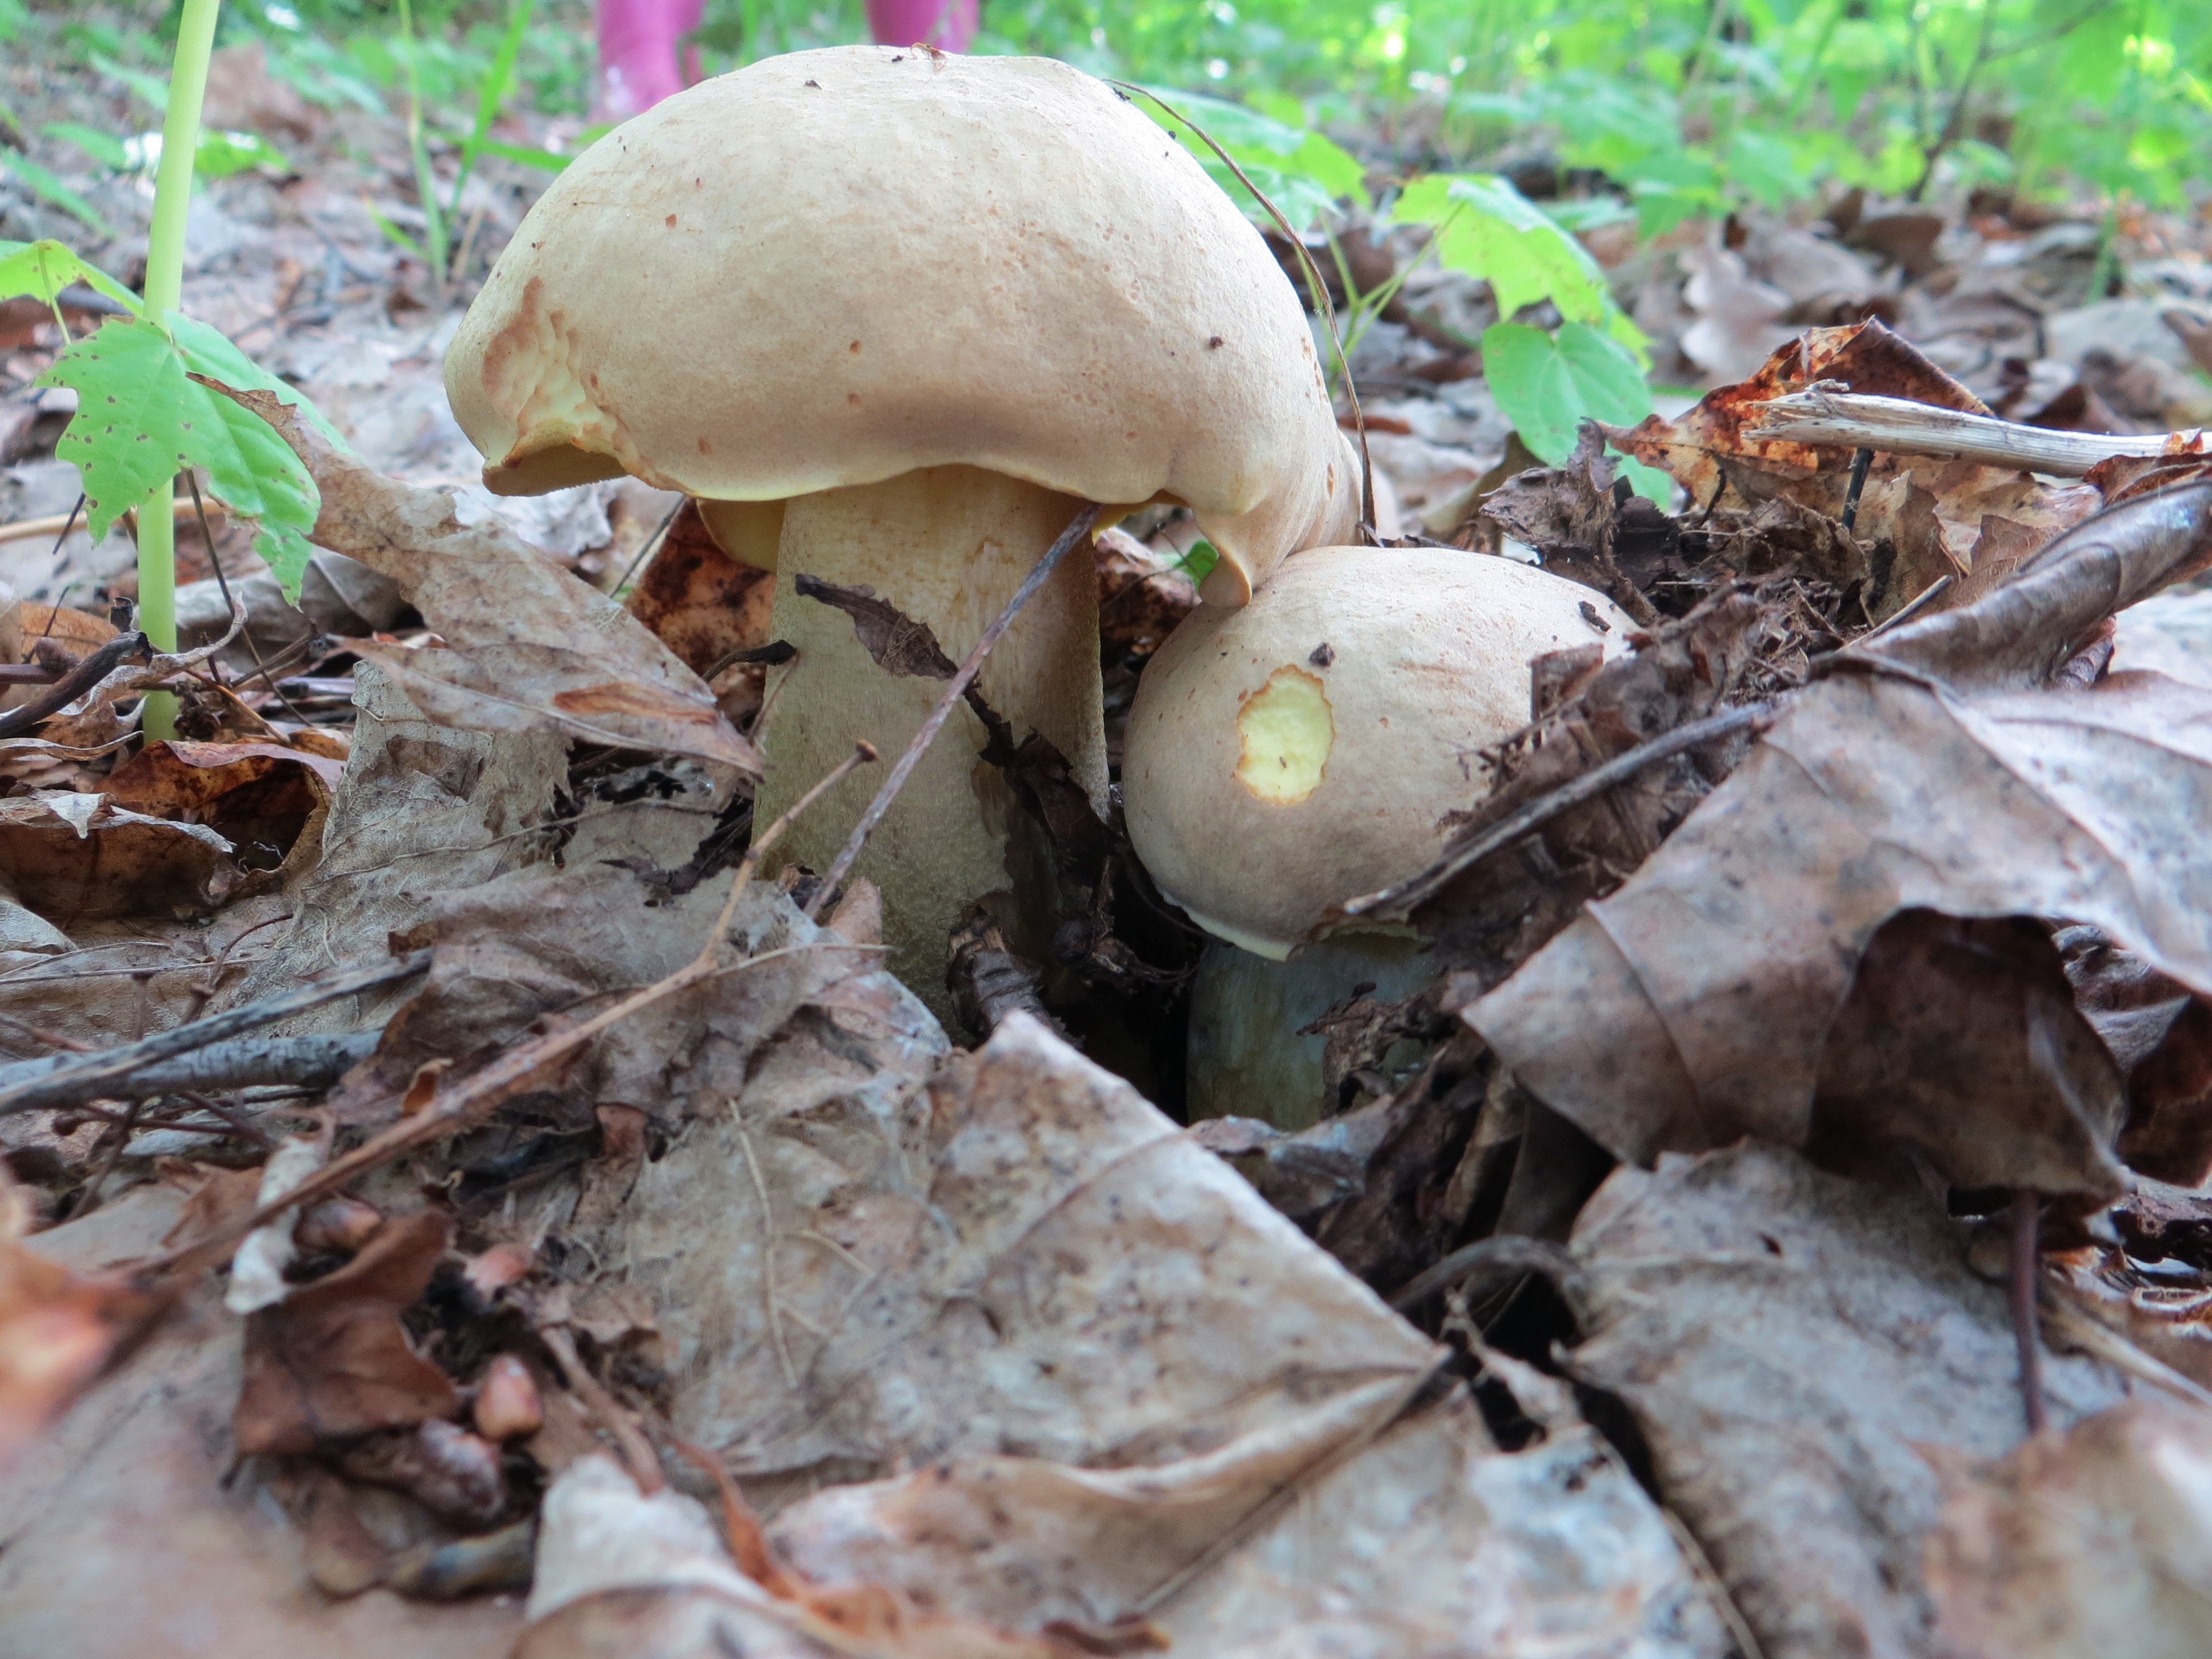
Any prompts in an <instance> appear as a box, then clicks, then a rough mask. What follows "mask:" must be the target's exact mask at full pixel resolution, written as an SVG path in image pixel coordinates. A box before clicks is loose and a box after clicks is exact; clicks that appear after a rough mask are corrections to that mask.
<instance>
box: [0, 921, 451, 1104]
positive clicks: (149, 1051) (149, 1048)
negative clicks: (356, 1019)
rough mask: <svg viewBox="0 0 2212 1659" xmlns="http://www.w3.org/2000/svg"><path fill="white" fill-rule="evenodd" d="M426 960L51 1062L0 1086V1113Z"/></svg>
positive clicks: (89, 1089)
mask: <svg viewBox="0 0 2212 1659" xmlns="http://www.w3.org/2000/svg"><path fill="white" fill-rule="evenodd" d="M190 965H192V966H197V965H199V964H197V963H194V964H190ZM429 965H430V953H429V952H428V951H416V952H415V953H414V954H413V955H411V956H405V957H400V958H398V960H397V961H393V962H380V963H374V964H372V965H370V966H368V967H366V968H353V969H347V970H346V971H345V972H343V973H341V974H337V975H332V976H331V978H329V979H326V980H319V981H309V982H308V983H307V984H305V985H302V986H301V987H299V988H298V989H296V990H291V991H286V992H284V993H283V994H280V995H277V996H273V997H267V998H264V1000H261V1001H259V1002H249V1003H247V1004H246V1006H244V1007H242V1008H233V1009H230V1010H229V1011H228V1012H224V1013H220V1014H216V1015H215V1016H213V1017H212V1018H208V1019H203V1020H197V1021H195V1022H194V1023H192V1024H190V1025H179V1027H177V1028H176V1029H175V1030H173V1031H163V1032H161V1034H160V1035H159V1036H149V1037H147V1038H146V1039H144V1040H143V1042H132V1043H127V1044H125V1046H124V1047H122V1048H109V1049H106V1050H103V1051H102V1052H101V1053H99V1054H86V1055H83V1056H82V1057H80V1058H76V1059H72V1060H70V1061H69V1062H68V1063H67V1064H66V1065H62V1066H55V1067H54V1068H53V1069H52V1071H50V1072H47V1073H46V1074H45V1075H44V1076H41V1077H37V1078H32V1079H27V1080H26V1081H24V1082H21V1083H17V1084H14V1085H9V1086H5V1087H0V1115H5V1114H7V1113H9V1112H28V1111H35V1110H38V1109H40V1108H42V1107H47V1106H54V1105H66V1104H67V1103H69V1102H70V1101H71V1100H81V1099H84V1098H86V1097H88V1095H89V1096H90V1097H95V1098H96V1097H98V1095H99V1092H100V1090H101V1089H103V1088H106V1087H107V1086H108V1085H116V1084H120V1083H122V1082H124V1081H125V1079H129V1078H130V1077H131V1075H133V1074H134V1073H137V1071H139V1070H140V1069H141V1068H142V1067H144V1066H149V1065H150V1064H152V1063H153V1062H155V1061H156V1060H170V1059H173V1058H174V1057H175V1056H177V1055H179V1054H190V1053H191V1052H192V1051H193V1050H194V1049H196V1048H206V1047H208V1046H209V1045H210V1043H216V1042H222V1041H224V1040H225V1039H227V1038H229V1037H234V1036H244V1035H245V1034H246V1032H248V1031H256V1030H260V1029H261V1027H263V1026H264V1025H274V1024H276V1022H277V1021H278V1020H280V1019H288V1018H290V1017H291V1016H292V1015H294V1014H300V1013H305V1012H307V1010H308V1009H310V1008H319V1007H321V1006H323V1005H324V1004H325V1003H326V1002H335V1001H337V1000H338V999H339V998H340V997H343V996H351V995H353V994H355V993H356V992H357V991H371V990H374V989H375V988H376V987H379V986H382V985H390V984H392V983H394V982H396V981H399V980H403V979H412V978H413V977H414V976H415V975H417V974H419V973H422V972H423V971H425V970H426V969H428V967H429ZM156 971H159V970H156Z"/></svg>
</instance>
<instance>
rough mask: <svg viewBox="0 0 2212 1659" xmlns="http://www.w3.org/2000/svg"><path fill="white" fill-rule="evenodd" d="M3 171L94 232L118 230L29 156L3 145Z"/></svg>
mask: <svg viewBox="0 0 2212 1659" xmlns="http://www.w3.org/2000/svg"><path fill="white" fill-rule="evenodd" d="M0 173H13V174H14V175H15V177H16V178H18V179H21V180H22V182H23V183H24V185H27V187H28V188H29V190H30V191H31V193H32V194H33V196H36V197H39V198H40V200H41V201H46V202H51V203H52V204H54V205H55V206H56V207H58V208H59V209H61V210H62V211H63V212H64V213H67V214H69V215H70V216H72V217H74V218H76V219H77V220H78V221H80V222H82V224H83V225H84V226H85V228H87V229H88V230H90V231H91V232H92V233H93V234H94V235H96V236H112V235H113V234H115V233H114V232H113V231H112V229H110V228H109V227H108V223H107V221H106V220H105V219H103V218H101V217H100V210H98V209H97V208H95V207H94V206H93V204H91V203H89V202H88V201H86V200H85V199H84V197H82V196H80V195H78V194H77V193H76V191H73V190H71V189H70V187H69V186H68V185H65V184H64V183H63V182H62V181H61V179H58V178H57V177H56V176H55V175H54V174H53V173H52V172H50V171H49V170H48V169H46V168H45V167H40V165H39V164H38V163H37V162H36V161H32V160H31V159H30V157H28V156H27V155H16V154H15V153H14V152H13V151H10V150H7V149H0Z"/></svg>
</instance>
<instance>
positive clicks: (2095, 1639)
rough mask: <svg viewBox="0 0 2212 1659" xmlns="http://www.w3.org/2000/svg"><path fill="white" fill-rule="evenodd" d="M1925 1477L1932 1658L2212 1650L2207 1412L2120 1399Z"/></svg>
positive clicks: (2149, 1655) (2152, 1657) (2179, 1654)
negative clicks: (1931, 1484)
mask: <svg viewBox="0 0 2212 1659" xmlns="http://www.w3.org/2000/svg"><path fill="white" fill-rule="evenodd" d="M1937 1467H1938V1468H1939V1469H1940V1471H1941V1473H1942V1480H1943V1489H1944V1504H1943V1512H1942V1519H1941V1521H1940V1522H1939V1523H1938V1524H1937V1526H1936V1529H1935V1531H1934V1532H1933V1533H1932V1534H1930V1536H1929V1541H1928V1565H1927V1571H1928V1585H1929V1591H1930V1593H1931V1594H1932V1595H1933V1596H1934V1597H1935V1601H1936V1631H1935V1640H1934V1642H1933V1644H1932V1646H1931V1651H1932V1653H1933V1654H1934V1655H1935V1656H1936V1659H2075V1656H2078V1655H2088V1654H2125V1655H2126V1656H2128V1659H2197V1656H2198V1655H2201V1654H2203V1653H2205V1652H2208V1651H2212V1413H2208V1412H2207V1411H2206V1410H2204V1409H2203V1408H2202V1407H2197V1408H2191V1407H2182V1406H2178V1405H2174V1404H2172V1403H2169V1402H2164V1401H2151V1400H2142V1401H2130V1402H2129V1403H2127V1404H2126V1405H2123V1406H2115V1407H2112V1409H2110V1410H2109V1411H2104V1412H2100V1413H2098V1414H2097V1415H2096V1416H2094V1417H2092V1418H2089V1419H2086V1420H2084V1421H2082V1422H2081V1423H2077V1424H2076V1425H2075V1426H2074V1427H2073V1428H2072V1429H2071V1430H2070V1431H2069V1432H2068V1433H2067V1434H2066V1436H2065V1437H2063V1439H2058V1438H2053V1439H2044V1440H2036V1441H2031V1442H2029V1443H2027V1444H2026V1445H2024V1446H2021V1447H2020V1448H2019V1449H2016V1450H2015V1451H2013V1452H2011V1453H2010V1454H2008V1455H2007V1456H2005V1457H2004V1458H2003V1459H2002V1460H2001V1461H1999V1462H1996V1463H1994V1464H1990V1465H1987V1466H1984V1467H1976V1466H1975V1465H1974V1464H1972V1462H1970V1461H1969V1460H1966V1459H1964V1458H1960V1457H1955V1456H1953V1457H1942V1458H1939V1459H1938V1460H1937Z"/></svg>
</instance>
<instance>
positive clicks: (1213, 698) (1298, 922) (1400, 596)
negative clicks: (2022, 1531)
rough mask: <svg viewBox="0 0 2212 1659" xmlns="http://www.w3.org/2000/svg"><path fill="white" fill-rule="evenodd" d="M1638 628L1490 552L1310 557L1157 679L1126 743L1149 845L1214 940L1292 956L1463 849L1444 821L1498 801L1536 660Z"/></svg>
mask: <svg viewBox="0 0 2212 1659" xmlns="http://www.w3.org/2000/svg"><path fill="white" fill-rule="evenodd" d="M1591 617H1595V618H1596V622H1595V623H1593V622H1592V621H1591V620H1590V618H1591ZM1600 623H1601V624H1603V626H1602V627H1600V626H1599V625H1598V624H1600ZM1634 627H1635V623H1633V622H1632V621H1631V620H1630V619H1629V617H1627V616H1626V614H1625V613H1624V612H1622V611H1620V608H1619V607H1617V606H1616V605H1613V603H1612V601H1610V600H1608V599H1606V598H1605V597H1604V596H1603V595H1602V594H1601V593H1598V592H1595V591H1593V590H1592V589H1590V588H1588V587H1584V586H1582V585H1581V584H1580V583H1579V582H1571V581H1568V580H1565V578H1564V577H1560V576H1554V575H1552V574H1548V573H1547V572H1545V571H1541V570H1538V569H1535V568H1533V567H1531V566H1528V565H1524V564H1520V563H1517V562H1515V561H1513V560H1511V559H1506V558H1500V557H1496V556H1492V555H1490V554H1486V553H1461V552H1454V551H1449V550H1436V549H1431V548H1365V547H1323V548H1316V549H1315V550H1313V551H1311V552H1309V553H1301V554H1300V555H1298V556H1297V557H1296V558H1294V559H1291V560H1289V561H1287V562H1285V563H1284V564H1283V565H1282V566H1280V567H1279V568H1278V569H1277V570H1276V571H1275V572H1274V574H1273V575H1272V576H1271V577H1270V578H1269V579H1268V581H1267V586H1264V587H1262V588H1261V590H1260V591H1259V592H1257V593H1255V594H1254V595H1253V597H1252V602H1251V603H1250V604H1249V605H1246V606H1244V607H1243V609H1242V610H1239V611H1223V610H1218V609H1216V608H1213V607H1212V606H1201V607H1200V609H1199V610H1197V611H1193V612H1192V613H1191V614H1190V616H1189V617H1187V618H1185V619H1184V621H1183V622H1182V624H1181V625H1180V626H1179V627H1178V628H1177V629H1176V631H1175V632H1174V633H1173V634H1172V635H1170V636H1169V638H1168V641H1167V643H1166V644H1165V645H1164V646H1162V647H1160V650H1159V653H1158V655H1156V656H1155V657H1153V659H1152V662H1151V663H1150V664H1149V665H1147V666H1146V670H1145V674H1144V678H1143V679H1142V680H1140V681H1139V683H1138V685H1137V697H1136V702H1135V704H1134V706H1133V708H1131V709H1130V711H1129V722H1128V727H1127V735H1126V737H1125V738H1124V740H1123V746H1122V766H1121V787H1122V794H1123V799H1124V802H1125V804H1126V806H1127V816H1128V825H1129V838H1130V841H1131V842H1132V843H1133V845H1134V846H1135V848H1136V851H1137V855H1138V857H1139V858H1141V859H1142V860H1144V862H1145V867H1146V869H1147V870H1148V871H1150V872H1152V878H1153V879H1154V880H1155V881H1157V882H1158V884H1159V885H1160V888H1161V890H1163V891H1164V892H1165V893H1166V894H1167V895H1168V896H1170V897H1171V898H1173V899H1174V900H1175V902H1176V903H1178V904H1180V905H1182V907H1183V908H1185V909H1186V910H1188V912H1189V913H1190V915H1191V919H1192V920H1193V921H1196V922H1198V923H1199V924H1200V926H1201V927H1205V928H1206V930H1207V931H1208V932H1209V933H1213V934H1215V935H1217V936H1218V937H1219V938H1222V939H1227V940H1229V941H1230V942H1231V944H1233V945H1242V946H1243V947H1244V948H1245V949H1246V950H1248V951H1256V952H1258V953H1259V954H1260V955H1261V956H1269V957H1284V956H1286V955H1288V954H1289V953H1290V951H1291V950H1292V949H1294V948H1295V947H1296V946H1297V945H1301V944H1304V943H1305V942H1306V941H1307V940H1309V939H1312V938H1314V937H1316V930H1317V929H1319V928H1321V927H1322V925H1323V923H1324V921H1325V920H1326V918H1327V916H1328V912H1329V909H1330V908H1331V907H1332V906H1334V905H1337V904H1340V903H1342V902H1344V901H1346V899H1350V898H1355V897H1357V896H1359V895H1360V894H1362V893H1367V892H1372V891H1374V890H1376V889H1377V888H1380V887H1384V886H1388V885H1389V884H1391V883H1392V882H1395V881H1400V880H1402V879H1404V878H1406V877H1407V876H1411V875H1413V874H1415V873H1417V872H1419V871H1420V870H1422V869H1423V868H1425V866H1427V865H1428V864H1429V863H1430V862H1431V860H1433V859H1434V858H1435V857H1436V855H1437V853H1438V852H1440V851H1441V850H1442V849H1443V844H1444V841H1445V839H1446V832H1445V830H1444V829H1443V827H1442V825H1441V824H1440V823H1439V820H1441V819H1442V818H1443V817H1444V815H1445V814H1446V813H1449V812H1454V811H1464V810H1465V809H1467V808H1468V807H1470V806H1472V805H1474V804H1475V803H1476V802H1477V801H1479V800H1480V799H1482V797H1483V795H1484V794H1485V793H1487V791H1488V787H1489V785H1488V782H1487V781H1486V775H1485V773H1484V770H1483V769H1482V767H1481V766H1480V764H1479V763H1478V761H1477V758H1476V757H1477V756H1478V755H1479V754H1480V751H1481V750H1484V749H1486V748H1488V747H1490V746H1491V745H1492V744H1497V743H1498V742H1500V741H1501V740H1503V739H1504V738H1508V737H1510V736H1511V735H1512V734H1513V733H1514V732H1517V731H1519V730H1520V729H1521V728H1522V726H1526V725H1527V724H1528V712H1529V709H1528V703H1529V673H1528V665H1529V662H1530V660H1531V659H1534V658H1535V657H1538V656H1541V655H1542V654H1543V653H1546V652H1547V651H1559V650H1563V649H1565V648H1566V647H1571V646H1578V645H1590V644H1595V645H1599V646H1601V647H1603V648H1604V649H1605V651H1606V652H1607V654H1608V655H1612V654H1618V653H1620V651H1621V650H1622V649H1623V648H1625V644H1626V639H1627V635H1628V634H1629V632H1630V630H1631V629H1633V628H1634ZM1608 630H1609V631H1608Z"/></svg>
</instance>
